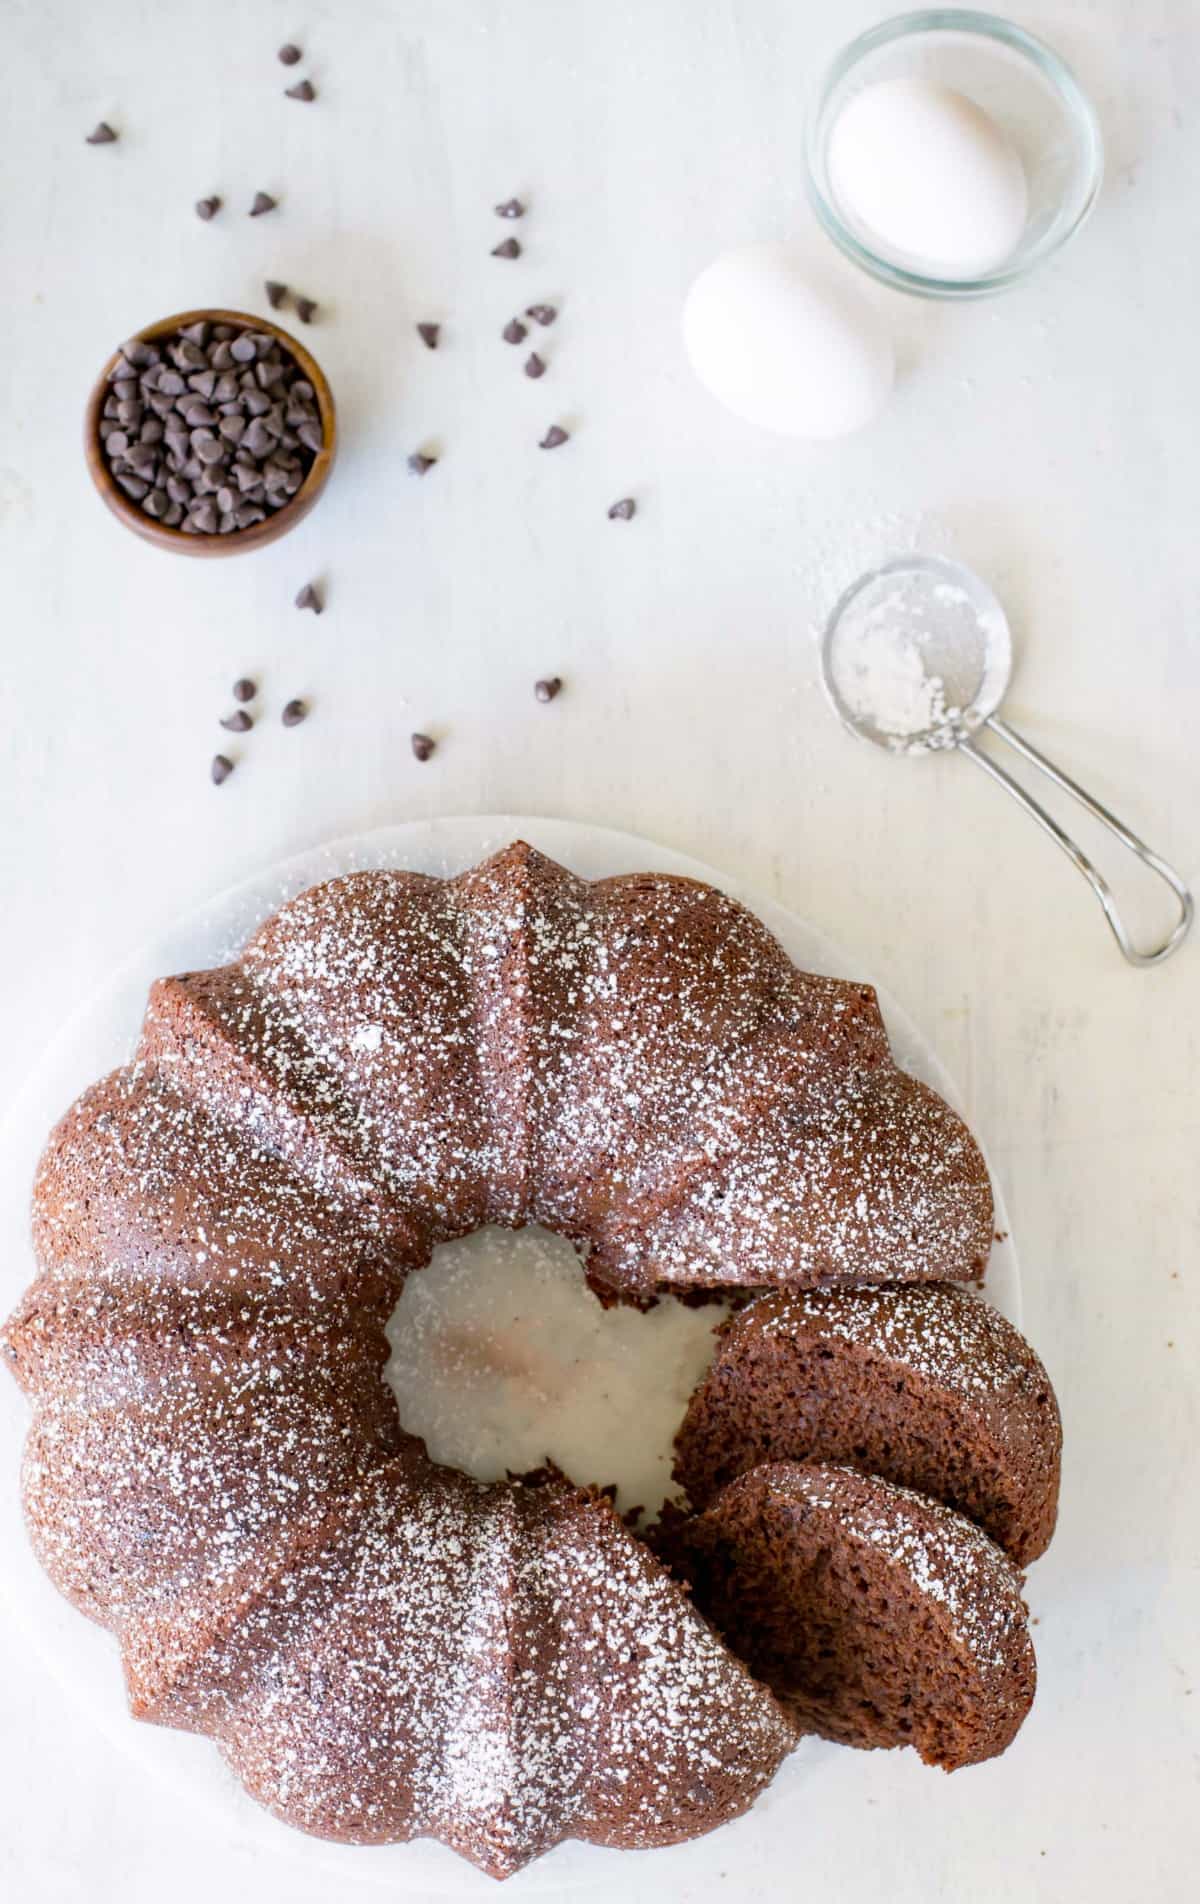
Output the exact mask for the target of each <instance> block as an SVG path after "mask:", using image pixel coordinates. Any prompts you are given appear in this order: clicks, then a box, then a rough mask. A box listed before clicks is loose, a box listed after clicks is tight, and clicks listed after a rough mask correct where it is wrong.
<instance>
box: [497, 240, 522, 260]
mask: <svg viewBox="0 0 1200 1904" xmlns="http://www.w3.org/2000/svg"><path fill="white" fill-rule="evenodd" d="M520 255H521V247H520V245H519V244H518V243H517V241H516V239H515V238H505V239H504V241H503V243H502V244H498V245H493V246H492V256H493V258H519V257H520Z"/></svg>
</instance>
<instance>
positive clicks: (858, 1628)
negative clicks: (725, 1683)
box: [670, 1462, 1036, 1772]
mask: <svg viewBox="0 0 1200 1904" xmlns="http://www.w3.org/2000/svg"><path fill="white" fill-rule="evenodd" d="M670 1538H671V1540H672V1542H673V1545H674V1554H673V1557H674V1558H675V1560H676V1564H677V1565H678V1567H679V1569H680V1571H681V1572H682V1573H683V1574H684V1575H685V1576H686V1578H687V1579H688V1580H689V1581H690V1582H691V1585H692V1590H693V1595H694V1598H695V1601H696V1605H697V1606H698V1607H699V1608H700V1610H701V1612H703V1613H704V1614H705V1615H706V1616H707V1617H708V1618H709V1619H710V1620H711V1621H712V1622H713V1624H714V1625H715V1626H716V1627H717V1629H718V1630H719V1631H720V1632H722V1633H723V1634H724V1636H725V1639H726V1640H727V1642H728V1643H729V1645H730V1646H731V1647H732V1648H733V1650H734V1652H736V1653H737V1654H738V1655H739V1656H740V1657H741V1658H742V1659H743V1660H744V1661H745V1662H746V1664H747V1666H748V1667H749V1668H750V1671H751V1673H753V1675H754V1677H755V1678H756V1679H758V1680H761V1681H762V1683H763V1684H765V1685H767V1686H770V1688H771V1690H772V1691H773V1692H774V1694H775V1696H776V1698H777V1699H778V1700H779V1703H780V1705H781V1706H782V1707H783V1709H784V1711H785V1712H787V1713H789V1714H790V1716H791V1717H792V1718H793V1719H794V1720H795V1722H796V1724H797V1725H798V1726H799V1727H800V1728H801V1730H803V1731H806V1732H817V1733H820V1734H821V1735H822V1736H823V1737H824V1738H827V1739H835V1740H837V1741H839V1742H840V1743H841V1744H843V1745H854V1746H859V1747H863V1748H869V1747H873V1746H896V1745H912V1746H915V1747H916V1749H917V1751H918V1752H919V1753H920V1755H921V1757H922V1758H923V1759H924V1760H925V1762H926V1764H927V1765H940V1766H942V1767H943V1768H944V1769H945V1770H946V1771H948V1772H949V1771H954V1770H956V1769H957V1768H958V1767H959V1766H963V1765H974V1764H977V1763H978V1762H979V1761H980V1760H982V1759H989V1758H994V1757H995V1756H996V1755H997V1753H1000V1752H1003V1751H1004V1749H1005V1748H1006V1746H1008V1745H1010V1744H1011V1743H1012V1740H1013V1738H1014V1737H1015V1735H1016V1733H1017V1731H1018V1729H1019V1727H1020V1725H1021V1722H1022V1720H1023V1719H1024V1718H1025V1715H1026V1713H1027V1712H1028V1711H1029V1708H1030V1705H1031V1704H1032V1702H1033V1694H1034V1687H1035V1684H1036V1667H1035V1662H1034V1656H1033V1646H1032V1644H1031V1642H1030V1638H1029V1629H1028V1625H1027V1623H1026V1615H1025V1607H1024V1604H1023V1602H1022V1599H1021V1576H1020V1574H1018V1573H1017V1571H1016V1569H1015V1568H1014V1567H1013V1565H1012V1563H1011V1562H1010V1561H1009V1560H1008V1558H1007V1557H1006V1556H1005V1555H1004V1554H1003V1553H1002V1552H1001V1551H1000V1549H999V1548H998V1547H996V1546H994V1545H993V1543H992V1542H991V1541H990V1540H989V1539H988V1538H987V1536H986V1534H983V1533H981V1532H980V1530H979V1528H977V1527H976V1526H975V1525H974V1524H973V1523H972V1522H971V1521H968V1520H964V1519H963V1517H962V1516H961V1515H958V1514H953V1513H951V1511H950V1510H949V1508H946V1507H942V1506H941V1505H940V1503H938V1502H936V1501H929V1500H926V1499H925V1498H924V1496H922V1495H920V1494H915V1493H913V1492H911V1491H910V1490H909V1489H907V1488H898V1487H895V1486H893V1484H892V1483H891V1482H890V1481H881V1480H879V1479H878V1478H876V1477H874V1476H871V1475H864V1474H858V1473H856V1472H855V1471H854V1470H853V1469H850V1468H841V1467H833V1466H811V1467H806V1466H803V1465H802V1464H800V1463H798V1462H774V1463H771V1464H769V1465H767V1466H764V1467H759V1468H751V1469H750V1470H749V1472H748V1473H746V1474H743V1475H741V1476H739V1478H738V1479H737V1480H736V1481H734V1482H732V1483H731V1484H730V1486H729V1487H727V1488H725V1489H724V1490H723V1492H722V1493H720V1494H718V1496H717V1498H716V1499H715V1501H713V1503H712V1505H711V1506H710V1507H709V1508H707V1509H706V1511H705V1512H704V1513H703V1514H701V1515H698V1516H696V1517H695V1518H693V1519H690V1520H685V1521H683V1522H682V1523H679V1524H677V1525H676V1527H675V1529H674V1532H673V1534H672V1535H671V1536H670Z"/></svg>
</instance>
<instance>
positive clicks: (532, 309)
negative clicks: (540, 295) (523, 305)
mask: <svg viewBox="0 0 1200 1904" xmlns="http://www.w3.org/2000/svg"><path fill="white" fill-rule="evenodd" d="M525 315H526V317H531V318H532V319H533V321H534V323H535V324H541V325H543V326H545V325H547V324H553V322H554V320H555V318H556V317H557V316H558V312H557V311H556V310H555V308H554V306H553V304H531V305H529V306H528V308H527V309H526V312H525Z"/></svg>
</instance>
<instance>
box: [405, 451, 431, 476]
mask: <svg viewBox="0 0 1200 1904" xmlns="http://www.w3.org/2000/svg"><path fill="white" fill-rule="evenodd" d="M436 462H437V457H436V456H426V454H425V452H424V450H414V451H413V453H412V455H411V456H410V457H409V459H408V467H409V469H410V470H411V471H412V473H413V475H414V476H427V475H428V474H429V472H430V470H431V469H432V468H433V467H434V465H435V463H436Z"/></svg>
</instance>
